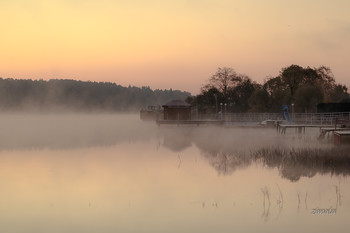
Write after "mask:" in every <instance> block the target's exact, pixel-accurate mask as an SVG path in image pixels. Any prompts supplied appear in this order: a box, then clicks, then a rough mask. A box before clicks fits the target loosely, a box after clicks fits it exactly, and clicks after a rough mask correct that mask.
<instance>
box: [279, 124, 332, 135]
mask: <svg viewBox="0 0 350 233" xmlns="http://www.w3.org/2000/svg"><path fill="white" fill-rule="evenodd" d="M322 127H332V125H309V124H278V125H277V132H278V133H280V134H286V131H287V129H295V130H297V131H298V133H305V128H320V129H321V128H322ZM333 128H334V127H333Z"/></svg>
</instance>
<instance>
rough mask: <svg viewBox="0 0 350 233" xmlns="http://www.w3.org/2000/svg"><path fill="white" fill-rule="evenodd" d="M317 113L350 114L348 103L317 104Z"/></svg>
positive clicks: (349, 103) (349, 104)
mask: <svg viewBox="0 0 350 233" xmlns="http://www.w3.org/2000/svg"><path fill="white" fill-rule="evenodd" d="M317 112H318V113H327V112H350V102H344V103H319V104H317Z"/></svg>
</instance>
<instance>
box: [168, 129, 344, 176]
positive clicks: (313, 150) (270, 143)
mask: <svg viewBox="0 0 350 233" xmlns="http://www.w3.org/2000/svg"><path fill="white" fill-rule="evenodd" d="M190 132H191V133H189V129H177V133H172V134H166V136H165V138H164V141H165V142H166V144H165V146H166V147H167V148H170V149H172V150H173V151H181V150H179V148H181V149H184V148H186V147H188V146H189V145H191V144H193V145H195V146H196V147H198V148H199V149H200V151H201V155H202V156H203V157H204V158H205V159H206V160H207V161H208V162H209V164H210V165H211V166H212V167H214V168H215V169H216V170H217V172H218V174H222V175H231V174H232V173H233V172H235V171H236V170H238V169H243V168H246V167H249V166H251V165H252V164H253V163H254V164H263V165H264V166H265V167H268V168H277V169H278V170H279V173H280V175H281V176H282V177H283V178H286V179H289V180H290V181H298V180H299V179H300V177H313V176H315V175H316V174H330V175H337V176H339V175H341V176H348V175H349V174H350V153H349V151H350V147H349V146H341V147H334V146H333V145H331V144H328V145H324V144H320V143H319V142H318V141H317V132H313V134H310V135H307V136H304V137H302V138H300V135H297V136H295V135H293V134H291V135H289V136H287V137H285V136H280V135H277V134H274V132H273V131H271V130H270V129H255V130H254V129H249V130H247V131H246V132H243V131H242V129H218V128H213V129H192V131H190ZM242 134H243V135H242ZM181 146H182V147H181ZM173 148H176V149H173Z"/></svg>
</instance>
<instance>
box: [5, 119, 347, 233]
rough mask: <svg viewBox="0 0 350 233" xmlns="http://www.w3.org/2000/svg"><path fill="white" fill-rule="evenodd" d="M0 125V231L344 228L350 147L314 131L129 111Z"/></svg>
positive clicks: (320, 229) (266, 230) (313, 229)
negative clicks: (181, 121) (166, 118)
mask: <svg viewBox="0 0 350 233" xmlns="http://www.w3.org/2000/svg"><path fill="white" fill-rule="evenodd" d="M0 129H1V130H0V184H1V187H2V192H0V232H9V233H12V232H232V231H233V230H236V231H237V232H240V231H245V232H316V231H317V232H328V231H330V230H334V229H336V230H337V232H347V226H348V224H347V218H348V215H349V213H350V202H349V200H348V197H349V196H350V189H349V187H350V183H349V180H348V176H349V174H350V164H349V163H350V155H349V151H350V150H349V147H348V146H342V147H335V146H334V145H333V144H332V142H331V141H319V140H318V139H317V137H318V136H319V129H306V133H305V134H298V133H297V132H294V131H293V130H290V131H287V133H286V135H281V134H278V133H277V132H276V129H275V128H248V127H245V128H240V127H233V126H227V127H213V126H201V127H196V126H194V127H192V126H187V127H178V126H161V127H159V126H157V125H156V124H155V123H154V122H142V121H141V120H140V119H139V116H138V115H136V114H2V115H0ZM325 209H327V210H328V209H330V210H332V211H333V210H336V213H333V212H329V213H328V214H325V213H323V214H319V213H321V210H325ZM315 213H316V214H315ZM296 223H297V224H296Z"/></svg>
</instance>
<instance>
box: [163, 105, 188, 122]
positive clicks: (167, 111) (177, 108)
mask: <svg viewBox="0 0 350 233" xmlns="http://www.w3.org/2000/svg"><path fill="white" fill-rule="evenodd" d="M162 107H163V109H164V120H173V121H184V120H191V105H190V104H188V103H186V102H185V101H183V100H172V101H170V102H169V103H166V104H164V105H163V106H162Z"/></svg>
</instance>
